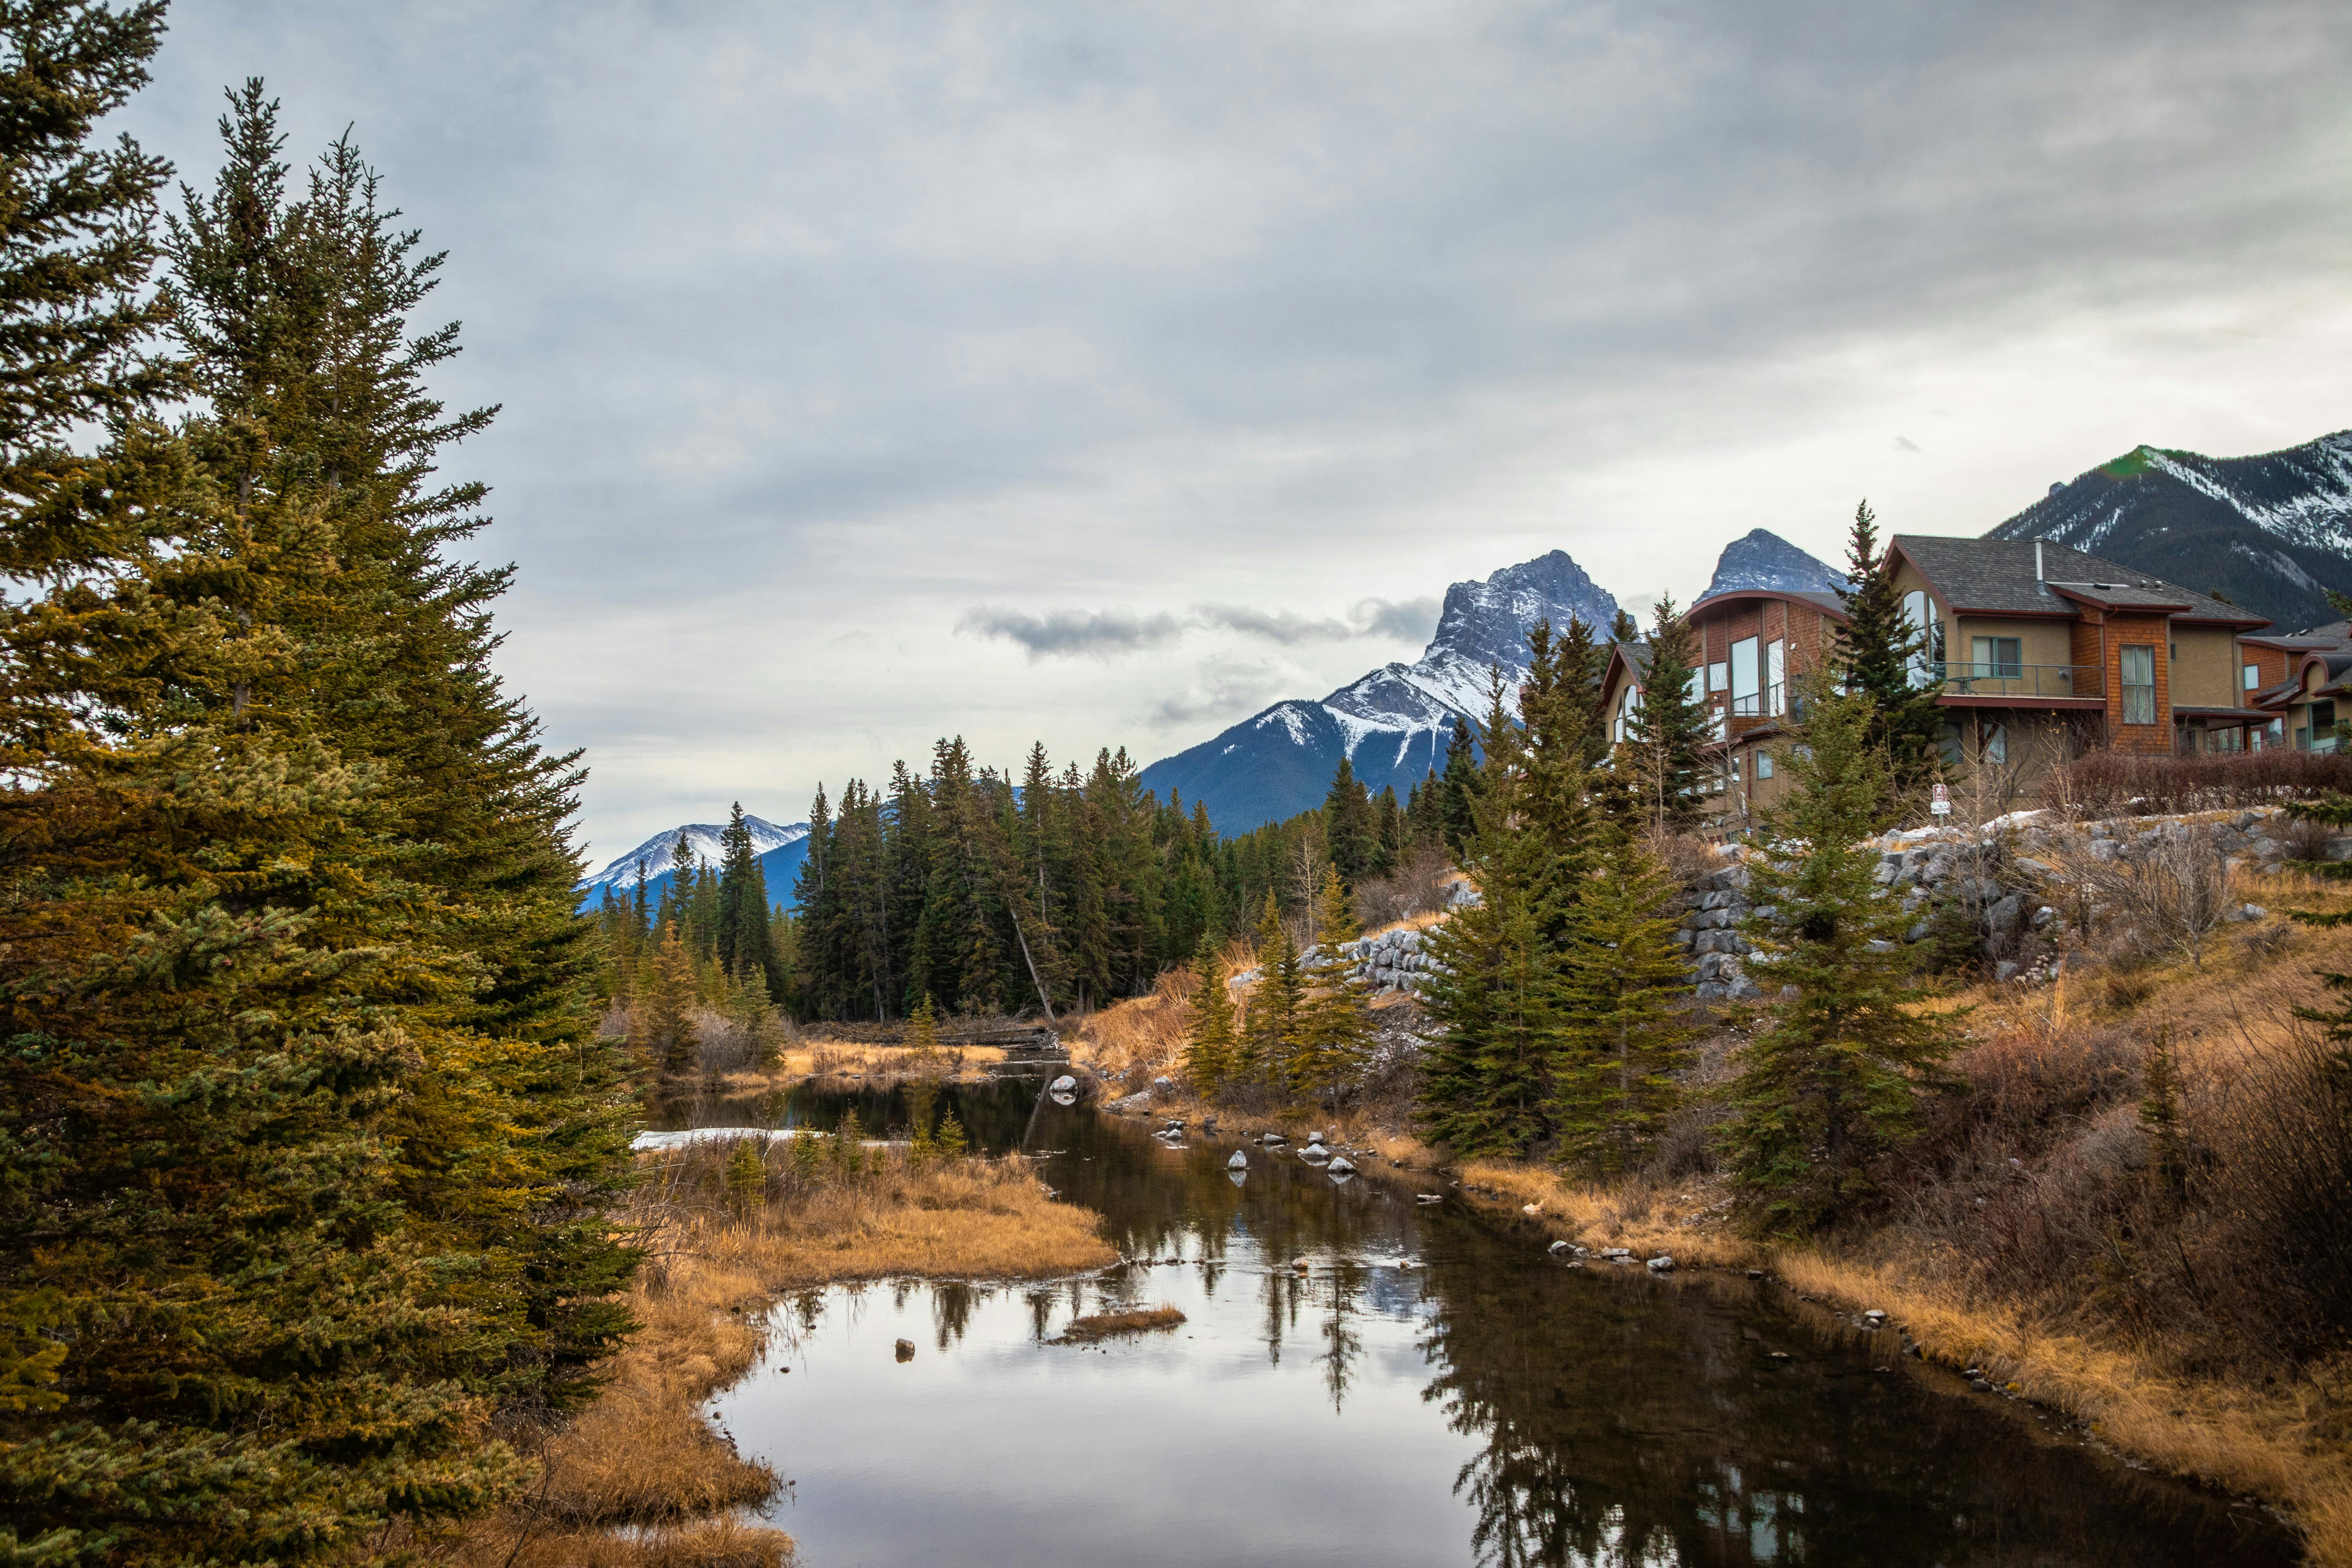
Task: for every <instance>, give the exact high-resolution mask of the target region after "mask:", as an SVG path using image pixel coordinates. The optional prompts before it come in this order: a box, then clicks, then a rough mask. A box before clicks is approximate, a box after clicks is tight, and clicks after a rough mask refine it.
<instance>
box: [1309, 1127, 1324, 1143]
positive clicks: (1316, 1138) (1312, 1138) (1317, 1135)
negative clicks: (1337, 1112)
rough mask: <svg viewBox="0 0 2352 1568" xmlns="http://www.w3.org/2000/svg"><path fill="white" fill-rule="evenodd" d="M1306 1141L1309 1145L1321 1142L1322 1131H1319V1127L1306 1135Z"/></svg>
mask: <svg viewBox="0 0 2352 1568" xmlns="http://www.w3.org/2000/svg"><path fill="white" fill-rule="evenodd" d="M1307 1142H1309V1143H1320V1142H1323V1129H1321V1128H1320V1127H1318V1128H1317V1129H1316V1130H1315V1131H1312V1132H1309V1133H1308V1134H1307Z"/></svg>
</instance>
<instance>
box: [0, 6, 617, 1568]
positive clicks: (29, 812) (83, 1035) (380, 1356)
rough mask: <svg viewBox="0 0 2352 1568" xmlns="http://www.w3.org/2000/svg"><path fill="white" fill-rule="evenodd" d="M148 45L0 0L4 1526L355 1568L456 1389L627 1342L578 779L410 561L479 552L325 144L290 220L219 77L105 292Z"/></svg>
mask: <svg viewBox="0 0 2352 1568" xmlns="http://www.w3.org/2000/svg"><path fill="white" fill-rule="evenodd" d="M160 17H161V7H160V6H155V5H132V6H128V7H125V8H124V9H122V10H121V11H113V10H110V9H108V8H106V7H104V6H102V5H94V4H73V3H62V0H47V3H44V0H35V3H30V4H24V5H9V6H0V33H5V38H6V43H7V46H8V47H6V49H5V50H0V57H5V59H4V60H0V101H5V102H7V103H8V104H10V105H11V106H12V111H11V112H9V113H7V114H0V122H5V123H0V159H5V164H6V167H7V168H8V170H9V189H10V193H11V199H10V200H9V201H8V202H7V203H5V204H0V209H4V210H0V354H5V356H6V358H7V360H8V364H9V374H8V375H7V376H6V377H5V378H0V380H4V381H5V384H0V497H5V503H0V504H5V518H0V551H5V556H6V565H7V569H8V570H9V571H10V573H11V574H13V575H15V576H16V578H17V579H18V581H19V582H20V583H33V584H38V587H37V588H36V589H34V590H33V591H31V592H29V593H27V594H26V595H23V596H20V597H18V598H16V599H13V600H12V601H11V602H10V603H9V604H8V605H6V606H5V608H0V644H5V658H6V661H7V663H8V666H9V668H10V672H11V673H10V680H9V682H8V683H7V688H6V689H5V692H0V765H5V767H6V768H7V769H8V770H9V772H10V773H11V776H12V778H13V779H14V780H15V782H16V788H14V789H12V790H10V791H8V792H5V800H0V811H5V813H6V814H7V821H6V832H5V835H0V837H5V838H6V840H7V841H8V842H9V843H10V844H12V845H14V846H16V855H17V857H18V862H17V866H16V870H15V871H14V872H13V873H12V881H11V898H10V900H8V904H7V908H6V910H5V911H0V1010H5V1012H6V1013H7V1014H8V1017H7V1019H6V1028H7V1036H8V1037H9V1038H10V1039H11V1040H12V1041H13V1042H14V1044H13V1045H12V1047H11V1052H10V1054H9V1056H8V1058H7V1059H6V1061H5V1064H0V1074H5V1079H6V1088H5V1093H0V1235H5V1237H6V1241H5V1245H0V1322H5V1323H6V1324H8V1325H10V1326H11V1330H10V1331H9V1332H8V1333H6V1334H5V1335H0V1386H10V1387H17V1388H22V1389H23V1390H24V1391H25V1392H24V1393H23V1394H19V1395H16V1398H17V1399H19V1400H21V1405H20V1407H19V1409H18V1410H17V1412H16V1415H15V1416H14V1417H13V1418H12V1425H11V1429H10V1431H9V1433H8V1434H7V1438H8V1441H7V1442H6V1444H5V1446H4V1447H0V1519H5V1521H6V1529H7V1531H8V1534H9V1536H10V1538H11V1540H12V1543H13V1545H14V1547H15V1549H16V1551H17V1552H20V1553H24V1554H27V1555H29V1557H30V1559H31V1560H34V1561H40V1562H47V1563H69V1562H90V1563H105V1562H132V1561H137V1562H155V1563H163V1562H192V1561H224V1562H226V1561H275V1562H279V1563H293V1562H298V1561H310V1560H318V1559H322V1558H331V1557H351V1556H354V1555H358V1554H363V1553H365V1552H369V1551H371V1550H373V1546H372V1545H371V1542H381V1541H382V1540H383V1538H384V1535H385V1534H386V1532H387V1530H388V1527H390V1526H391V1525H392V1524H393V1523H394V1521H397V1520H399V1519H401V1518H402V1517H404V1516H407V1517H411V1518H413V1517H415V1515H416V1514H417V1513H419V1512H420V1511H430V1512H431V1513H433V1514H435V1515H436V1516H439V1517H443V1518H447V1517H453V1516H462V1515H464V1514H466V1513H468V1512H476V1511H480V1510H486V1509H488V1508H489V1507H491V1506H494V1505H495V1504H496V1503H497V1502H498V1501H499V1500H501V1499H502V1498H503V1497H504V1496H505V1495H507V1493H508V1492H509V1490H510V1489H511V1488H512V1487H513V1486H514V1485H515V1484H516V1482H517V1481H518V1480H519V1479H520V1467H519V1466H518V1464H517V1463H516V1461H515V1459H514V1458H513V1456H512V1455H511V1454H510V1453H509V1451H508V1450H507V1449H506V1448H505V1447H503V1445H501V1444H499V1443H498V1442H496V1441H485V1440H484V1437H483V1434H484V1433H485V1432H486V1431H488V1430H491V1429H492V1427H491V1420H492V1417H493V1415H495V1413H496V1411H497V1408H498V1406H499V1404H500V1403H501V1402H504V1401H509V1400H514V1401H530V1402H535V1403H543V1404H547V1405H556V1406H558V1407H560V1406H562V1405H563V1404H565V1403H567V1402H568V1401H570V1400H572V1399H576V1398H577V1397H579V1396H580V1395H581V1394H582V1393H583V1389H584V1386H585V1384H583V1380H581V1379H580V1378H578V1377H577V1375H576V1373H578V1371H579V1370H580V1368H581V1367H582V1366H583V1364H584V1363H587V1362H588V1361H591V1360H593V1358H594V1357H595V1356H596V1355H598V1354H600V1353H602V1352H603V1351H604V1349H606V1348H608V1347H609V1346H610V1344H611V1343H612V1342H614V1338H615V1337H616V1336H617V1335H618V1334H619V1333H620V1332H621V1331H623V1330H625V1327H626V1318H625V1314H624V1313H623V1312H622V1311H621V1310H620V1309H619V1308H618V1307H617V1306H615V1305H614V1304H613V1303H612V1301H611V1300H610V1298H611V1297H612V1295H613V1292H614V1289H616V1288H617V1287H618V1286H619V1285H620V1284H621V1283H623V1282H624V1281H625V1278H626V1274H627V1268H628V1265H629V1255H628V1254H627V1252H626V1251H625V1249H624V1248H622V1247H618V1246H617V1245H615V1244H614V1241H613V1240H612V1238H611V1236H610V1226H609V1225H608V1224H607V1223H606V1222H605V1220H604V1217H603V1215H602V1214H601V1212H600V1211H601V1208H602V1205H603V1204H604V1201H605V1200H607V1199H608V1198H609V1197H610V1195H611V1194H613V1192H614V1190H615V1189H616V1187H617V1185H618V1184H619V1183H620V1182H621V1181H622V1180H624V1179H625V1172H626V1169H627V1155H626V1142H625V1131H624V1121H625V1113H626V1103H625V1094H624V1086H623V1085H622V1083H621V1080H620V1078H619V1075H618V1071H617V1063H616V1062H615V1061H614V1059H613V1058H611V1056H610V1054H609V1053H608V1052H607V1051H606V1050H605V1048H604V1047H602V1046H600V1045H599V1044H598V1043H597V1042H596V1040H595V1039H594V1037H593V1027H592V1023H591V1019H590V1017H589V1015H588V1011H587V1007H586V1003H587V1001H588V999H589V994H590V988H591V985H592V984H593V978H594V973H595V966H596V963H597V955H596V953H595V952H594V950H593V946H592V945H591V934H590V933H591V930H592V928H591V925H590V922H587V921H582V920H580V919H578V918H577V917H576V916H575V914H574V912H573V901H574V894H573V892H572V884H573V882H574V880H575V879H576V878H577V875H578V867H577V865H576V863H575V861H574V860H573V858H572V853H571V850H570V848H569V847H568V845H567V844H566V843H565V840H564V833H565V823H566V820H567V818H568V816H569V815H570V813H571V810H572V794H573V791H574V789H575V788H576V784H577V781H578V774H577V771H576V768H575V766H574V764H573V761H572V759H571V758H568V757H549V756H546V755H544V754H542V753H541V751H540V749H539V746H538V742H537V729H536V724H535V721H533V720H532V719H531V718H530V715H529V713H528V712H527V711H526V710H523V709H522V708H521V707H520V704H519V703H517V702H515V701H514V700H512V699H510V698H509V697H507V696H505V695H503V694H502V693H501V692H500V690H499V685H498V682H497V680H496V679H495V677H494V676H492V675H491V674H490V672H489V670H488V658H489V655H490V652H491V649H492V648H493V647H494V646H495V633H494V631H493V630H492V629H491V627H490V623H489V617H488V613H487V605H488V601H489V600H490V599H491V598H493V597H495V596H496V595H497V593H498V592H499V591H500V590H501V589H502V587H503V585H504V576H503V574H499V573H481V572H478V571H475V570H473V569H471V568H467V567H463V566H457V565H452V564H450V563H449V562H448V561H447V560H446V558H445V556H444V555H443V553H442V547H443V546H444V545H446V544H447V543H449V542H453V541H455V540H458V539H462V538H463V537H464V536H465V535H466V534H468V533H470V532H472V531H474V530H475V529H477V528H478V527H479V526H481V524H482V522H483V521H486V520H482V519H480V518H478V516H476V515H475V514H474V511H473V508H474V505H475V502H476V500H478V497H479V495H480V493H481V492H480V489H479V487H468V486H464V485H457V486H447V487H444V488H442V489H430V488H428V487H427V485H426V482H425V481H426V479H427V478H428V477H429V475H430V473H431V455H432V453H433V451H434V450H435V449H436V447H438V446H439V445H441V444H443V443H444V442H446V440H450V439H455V438H456V436H457V435H458V434H462V433H463V432H464V430H465V429H469V428H478V421H476V422H474V423H471V424H469V423H467V420H468V418H470V416H466V417H461V418H460V419H458V420H444V419H443V418H442V417H441V410H440V405H438V404H437V403H436V402H434V401H433V400H432V399H431V397H430V395H428V394H427V393H425V390H424V389H423V387H422V384H421V380H420V378H421V375H422V374H423V373H424V371H425V370H426V369H428V368H429V367H430V366H431V365H432V364H433V363H437V362H438V360H439V359H441V358H446V353H447V352H450V351H451V350H452V348H453V342H454V340H453V339H452V338H451V337H450V336H448V335H447V334H446V333H445V334H427V336H426V338H425V339H422V340H410V339H408V338H407V337H406V335H405V332H404V321H403V312H404V310H407V309H408V308H409V306H410V305H411V304H413V302H414V300H415V299H416V298H419V297H421V294H422V291H423V289H425V288H428V287H429V284H430V269H431V268H430V265H428V264H425V263H411V262H408V261H406V260H404V256H405V248H404V243H403V242H402V241H401V240H400V238H399V237H398V236H397V235H396V234H393V233H389V232H388V231H387V230H386V228H385V227H384V225H383V221H382V220H383V219H385V218H387V217H388V216H389V215H383V214H380V213H376V212H375V211H374V209H373V205H372V203H373V192H372V188H369V187H367V185H366V183H365V182H364V181H363V180H362V179H361V178H360V174H359V166H358V164H357V163H356V160H355V157H354V156H353V155H352V153H350V150H349V149H348V147H347V146H344V147H341V148H340V149H339V150H331V156H330V158H329V159H328V160H327V161H326V162H325V163H323V164H322V167H321V169H320V171H319V173H318V174H317V175H316V177H315V178H314V179H313V182H312V184H311V188H310V194H309V195H308V196H307V197H306V198H305V199H304V200H303V201H302V202H301V203H300V204H299V212H289V210H288V208H287V207H286V205H284V204H283V203H282V202H281V201H280V200H279V196H280V195H281V194H282V193H281V192H280V190H279V187H278V186H276V185H274V184H272V181H273V180H276V179H278V178H279V177H280V176H282V174H283V170H282V168H277V167H275V151H276V139H275V136H274V132H272V131H271V129H270V127H269V125H268V122H267V120H266V117H263V116H261V115H260V114H259V112H258V111H259V109H260V108H261V107H262V106H260V105H259V102H258V98H257V94H254V95H251V96H252V100H253V106H254V110H255V111H254V112H253V113H247V112H246V111H245V110H244V109H243V108H240V110H238V111H237V112H236V114H234V115H233V116H232V122H231V124H230V125H229V126H228V127H227V129H228V130H229V131H230V132H231V146H230V149H229V153H230V167H229V169H228V170H227V171H226V172H225V174H224V179H223V187H222V192H223V194H224V195H226V196H227V197H229V198H231V199H232V205H235V206H236V209H237V210H236V215H235V217H236V221H235V223H234V225H233V226H228V227H225V228H219V229H216V230H215V231H214V232H213V236H212V239H220V240H222V241H223V243H222V244H221V245H215V244H213V243H212V239H208V238H205V237H201V236H199V237H193V238H192V237H190V236H189V235H187V234H182V235H179V236H176V237H175V239H174V244H173V247H172V249H173V260H174V268H175V277H174V279H173V287H172V288H171V289H165V290H160V291H157V292H155V293H153V294H152V295H151V294H149V293H147V292H146V291H145V290H143V289H142V288H141V287H140V284H141V281H142V278H143V276H144V273H145V268H146V266H147V264H148V261H149V259H150V258H152V255H153V254H154V247H153V245H152V240H151V238H150V234H149V230H148V227H147V217H148V215H149V213H150V211H151V209H152V193H153V190H154V187H155V184H156V182H157V181H158V180H159V179H160V177H161V174H162V171H161V169H160V167H159V166H158V165H156V164H154V163H152V161H150V160H147V159H145V158H144V157H143V156H142V155H141V154H140V153H138V152H137V150H136V149H135V148H134V147H132V146H131V145H129V144H128V143H123V144H121V146H120V147H119V149H118V150H117V151H116V152H115V153H111V154H109V153H100V152H97V151H94V150H92V149H91V148H90V146H89V142H90V136H91V126H92V121H95V120H96V119H97V118H99V117H100V115H102V114H104V113H105V112H107V111H108V110H110V109H112V108H113V107H115V106H117V105H119V104H120V103H121V100H123V98H124V97H125V96H127V94H128V93H129V92H131V90H132V89H135V88H136V87H137V86H138V85H139V83H140V82H141V81H142V80H143V79H144V62H145V60H146V58H148V56H149V55H150V54H151V53H152V48H153V47H154V42H155V35H156V33H157V31H158V29H159V27H160ZM192 204H194V198H192ZM199 205H200V210H202V211H204V212H205V213H207V214H209V213H210V212H211V208H210V207H209V206H208V205H201V204H199ZM232 252H233V253H234V254H232ZM165 316H168V319H169V321H171V323H172V325H173V330H174V331H177V332H179V333H180V335H181V342H182V346H183V347H184V349H185V350H186V353H187V356H188V357H187V362H186V363H185V364H184V366H181V367H174V366H172V365H166V364H163V363H158V362H157V361H156V360H154V359H153V358H152V357H149V356H148V355H147V353H146V345H145V344H144V343H143V342H142V338H141V334H142V332H143V331H145V330H146V328H147V326H148V325H149V324H151V323H152V322H154V321H158V320H160V319H163V318H164V317H165ZM215 327H219V328H221V329H223V330H221V331H214V330H213V329H214V328H215ZM183 368H184V370H185V371H186V373H187V380H186V382H184V383H182V382H180V381H179V380H178V379H177V372H178V370H179V369H183ZM180 385H186V386H188V387H190V388H191V389H192V390H194V393H195V394H196V395H197V396H198V400H199V406H198V408H197V410H196V411H195V412H194V414H193V415H192V416H191V417H190V418H189V419H188V420H187V421H186V423H185V425H184V427H183V429H181V430H176V431H165V430H164V429H163V428H161V427H160V426H158V425H156V424H155V423H154V422H152V420H150V419H148V418H146V417H144V416H143V414H142V405H144V403H145V401H146V400H147V399H148V398H149V397H150V396H152V395H153V394H155V393H156V392H158V391H162V390H164V389H165V388H167V387H177V386H180ZM483 417H487V416H483ZM76 423H86V424H89V425H90V426H99V427H100V428H99V429H98V431H97V437H98V438H97V439H96V440H94V441H92V442H90V443H89V451H88V452H87V454H86V455H76V454H75V453H73V452H70V451H68V450H67V449H66V438H67V437H68V430H69V426H72V425H74V424H76ZM190 1107H198V1108H200V1109H201V1113H200V1114H191V1113H190V1109H189V1108H190ZM58 1345H62V1346H63V1347H64V1353H63V1354H58V1353H57V1351H56V1349H55V1348H54V1347H56V1346H58ZM11 1362H13V1363H17V1364H14V1365H11V1364H5V1363H11Z"/></svg>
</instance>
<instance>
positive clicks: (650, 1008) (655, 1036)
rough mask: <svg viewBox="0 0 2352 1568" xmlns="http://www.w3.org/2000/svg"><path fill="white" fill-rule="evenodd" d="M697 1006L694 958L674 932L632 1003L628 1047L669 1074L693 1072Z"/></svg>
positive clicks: (664, 940) (664, 942)
mask: <svg viewBox="0 0 2352 1568" xmlns="http://www.w3.org/2000/svg"><path fill="white" fill-rule="evenodd" d="M697 1001H698V997H697V996H696V994H695V979H694V954H693V953H692V952H691V951H689V950H688V947H687V945H686V938H685V935H684V933H683V932H681V931H678V930H677V928H676V927H673V928H671V929H670V930H669V931H667V933H665V934H664V936H663V937H662V942H661V945H660V946H659V947H658V948H656V949H655V950H654V955H653V961H652V962H651V963H648V964H646V966H645V968H644V970H643V972H642V984H640V986H639V988H638V990H637V993H636V994H635V995H634V996H632V997H630V998H629V1044H630V1046H631V1047H633V1048H635V1050H636V1051H638V1052H639V1053H640V1054H641V1055H642V1056H643V1057H645V1058H646V1059H649V1060H651V1061H653V1062H654V1063H656V1064H657V1065H658V1066H659V1067H660V1068H662V1069H663V1070H664V1071H665V1072H686V1071H688V1070H690V1069H691V1068H693V1066H694V1058H695V1050H696V1047H698V1046H699V1045H700V1044H701V1041H702V1035H701V1030H700V1028H699V1027H698V1026H697V1025H696V1023H695V1021H694V1009H695V1005H696V1003H697Z"/></svg>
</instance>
